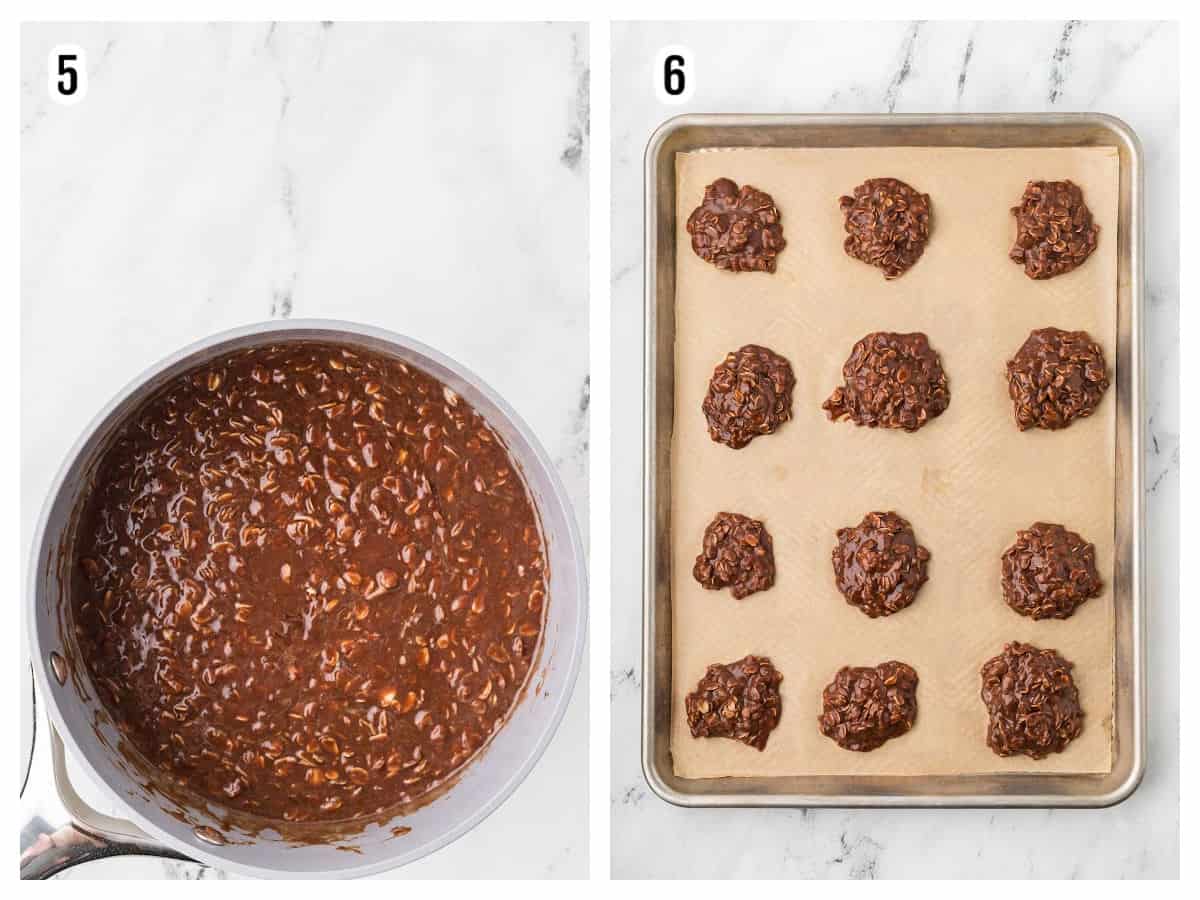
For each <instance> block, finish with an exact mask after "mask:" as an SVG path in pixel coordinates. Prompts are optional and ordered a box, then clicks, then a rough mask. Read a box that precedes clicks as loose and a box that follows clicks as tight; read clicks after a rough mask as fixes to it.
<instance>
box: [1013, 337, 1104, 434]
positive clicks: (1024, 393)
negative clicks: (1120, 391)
mask: <svg viewBox="0 0 1200 900" xmlns="http://www.w3.org/2000/svg"><path fill="white" fill-rule="evenodd" d="M1108 383H1109V382H1108V369H1107V367H1106V365H1105V362H1104V351H1103V350H1101V349H1100V345H1099V344H1097V343H1096V342H1095V341H1093V340H1092V338H1091V335H1089V334H1088V333H1087V332H1086V331H1063V330H1062V329H1060V328H1039V329H1037V330H1035V331H1033V332H1031V333H1030V335H1029V337H1028V338H1027V339H1026V340H1025V343H1024V344H1022V345H1021V349H1020V350H1018V351H1017V354H1016V356H1014V357H1013V358H1012V359H1010V360H1009V361H1008V393H1009V396H1010V397H1012V401H1013V415H1014V417H1015V418H1016V420H1017V427H1018V428H1020V429H1021V430H1022V431H1025V430H1026V429H1028V428H1034V427H1036V428H1046V429H1050V430H1056V429H1059V428H1066V427H1067V426H1068V425H1070V424H1071V423H1072V422H1073V421H1075V420H1076V419H1082V418H1084V417H1086V416H1090V415H1091V414H1092V411H1093V410H1095V408H1096V407H1097V406H1098V405H1099V404H1100V401H1101V400H1102V399H1103V397H1104V392H1105V391H1106V390H1108Z"/></svg>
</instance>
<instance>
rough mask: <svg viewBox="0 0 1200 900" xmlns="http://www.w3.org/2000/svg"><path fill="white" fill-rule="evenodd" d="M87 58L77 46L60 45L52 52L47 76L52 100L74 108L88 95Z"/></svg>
mask: <svg viewBox="0 0 1200 900" xmlns="http://www.w3.org/2000/svg"><path fill="white" fill-rule="evenodd" d="M86 60H87V57H86V55H85V54H84V51H83V48H82V47H80V46H77V45H76V44H59V45H58V46H57V47H55V48H54V49H53V50H51V51H50V58H49V63H48V65H47V67H46V74H47V76H48V78H49V90H50V99H51V100H53V101H54V102H55V103H59V104H62V105H63V106H73V105H75V104H76V103H78V102H79V101H80V100H82V99H83V98H84V95H85V94H87V87H88V78H87V62H86Z"/></svg>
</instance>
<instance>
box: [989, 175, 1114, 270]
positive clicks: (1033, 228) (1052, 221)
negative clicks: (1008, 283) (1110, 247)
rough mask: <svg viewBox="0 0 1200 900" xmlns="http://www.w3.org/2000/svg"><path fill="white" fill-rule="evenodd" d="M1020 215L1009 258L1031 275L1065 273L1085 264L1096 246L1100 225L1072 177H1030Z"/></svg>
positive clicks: (1016, 209) (1017, 210)
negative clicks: (1061, 179)
mask: <svg viewBox="0 0 1200 900" xmlns="http://www.w3.org/2000/svg"><path fill="white" fill-rule="evenodd" d="M1012 214H1013V215H1014V216H1016V217H1017V239H1016V241H1015V242H1014V243H1013V246H1012V250H1010V251H1009V252H1008V255H1009V258H1010V259H1012V261H1013V262H1015V263H1017V264H1018V265H1022V266H1024V267H1025V274H1026V275H1028V276H1029V277H1030V278H1035V279H1039V280H1040V279H1045V278H1053V277H1054V276H1055V275H1062V274H1063V273H1064V272H1070V271H1071V270H1072V269H1074V268H1077V267H1078V266H1081V265H1083V262H1084V260H1086V259H1087V258H1088V257H1089V256H1091V255H1092V251H1093V250H1095V249H1096V235H1097V234H1099V233H1100V226H1099V225H1097V224H1095V223H1094V222H1093V221H1092V211H1091V210H1090V209H1088V207H1087V204H1086V203H1084V202H1083V191H1081V190H1080V189H1079V185H1077V184H1075V183H1074V182H1071V181H1031V182H1029V183H1028V184H1027V185H1025V193H1024V194H1023V195H1022V196H1021V203H1020V205H1019V206H1014V207H1013V208H1012Z"/></svg>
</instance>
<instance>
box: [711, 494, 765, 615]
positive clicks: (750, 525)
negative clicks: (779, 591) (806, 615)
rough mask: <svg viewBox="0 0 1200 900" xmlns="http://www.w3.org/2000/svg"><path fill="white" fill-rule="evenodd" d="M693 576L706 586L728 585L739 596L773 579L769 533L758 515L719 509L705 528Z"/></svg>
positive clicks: (755, 589) (747, 593)
mask: <svg viewBox="0 0 1200 900" xmlns="http://www.w3.org/2000/svg"><path fill="white" fill-rule="evenodd" d="M692 575H693V577H694V578H695V579H696V580H697V581H698V582H700V583H701V584H702V585H704V586H705V587H706V588H708V589H709V590H720V589H721V588H730V589H731V593H732V594H733V596H734V598H735V599H737V600H741V599H742V598H743V597H748V596H750V595H751V594H753V593H756V592H758V591H765V590H766V589H767V588H769V587H771V585H773V584H774V583H775V552H774V549H773V547H772V544H771V534H770V532H768V531H767V529H766V526H765V525H763V523H762V522H760V521H758V520H757V519H751V518H750V517H749V516H743V515H741V514H739V513H728V512H720V513H717V515H716V517H715V518H714V519H713V520H712V521H711V522H710V523H709V524H708V527H707V528H705V529H704V546H703V547H702V548H701V550H700V555H699V556H697V557H696V565H695V566H694V567H693V568H692Z"/></svg>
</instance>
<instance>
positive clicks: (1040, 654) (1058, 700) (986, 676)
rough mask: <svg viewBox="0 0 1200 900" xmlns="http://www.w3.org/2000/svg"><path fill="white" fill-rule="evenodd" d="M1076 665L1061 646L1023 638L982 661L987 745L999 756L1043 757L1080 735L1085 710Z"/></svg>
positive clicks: (1060, 748)
mask: <svg viewBox="0 0 1200 900" xmlns="http://www.w3.org/2000/svg"><path fill="white" fill-rule="evenodd" d="M1071 668H1072V664H1071V663H1069V662H1067V660H1065V659H1063V658H1062V657H1061V656H1059V655H1058V651H1057V650H1042V649H1039V648H1038V647H1035V646H1033V645H1032V644H1022V643H1020V642H1018V641H1013V642H1011V643H1009V644H1005V646H1004V652H1003V653H1001V654H1000V655H999V656H994V657H992V658H991V659H989V660H988V661H987V662H986V663H984V664H983V668H982V669H981V670H980V673H979V674H980V676H981V677H982V679H983V690H982V691H981V692H980V696H981V697H982V698H983V702H984V705H985V706H986V707H987V711H988V727H987V744H988V746H989V747H991V748H992V750H993V751H995V753H996V754H997V755H999V756H1013V755H1016V754H1024V755H1025V756H1031V757H1033V758H1034V759H1042V758H1043V757H1045V756H1047V755H1049V754H1051V753H1061V752H1062V751H1063V750H1064V749H1066V747H1067V745H1068V744H1069V743H1071V741H1073V740H1075V738H1077V737H1079V734H1080V732H1082V731H1083V710H1082V709H1081V708H1080V706H1079V691H1078V689H1077V688H1076V687H1075V680H1074V679H1073V678H1072V677H1071Z"/></svg>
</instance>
